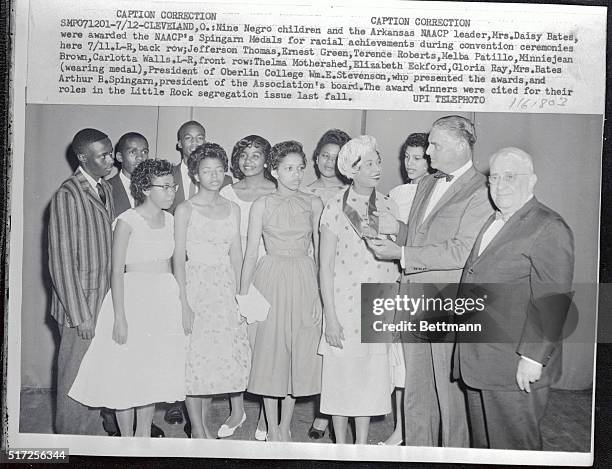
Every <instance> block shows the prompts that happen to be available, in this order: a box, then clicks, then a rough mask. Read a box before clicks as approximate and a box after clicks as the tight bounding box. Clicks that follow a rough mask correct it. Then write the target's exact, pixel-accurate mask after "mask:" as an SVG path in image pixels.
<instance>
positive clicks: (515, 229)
mask: <svg viewBox="0 0 612 469" xmlns="http://www.w3.org/2000/svg"><path fill="white" fill-rule="evenodd" d="M536 181H537V177H536V175H535V173H534V169H533V162H532V159H531V156H530V155H529V154H527V153H526V152H524V151H523V150H520V149H518V148H503V149H501V150H499V151H498V152H497V153H495V154H494V155H493V156H492V157H491V160H490V176H489V190H490V194H491V199H492V200H493V202H494V204H495V208H496V209H497V211H496V212H495V214H494V215H493V216H491V217H490V218H489V220H488V221H487V222H486V223H485V225H484V226H483V228H482V229H481V230H480V233H479V234H478V237H477V238H476V242H475V244H474V247H473V249H472V252H471V254H470V256H469V258H468V260H467V263H466V265H465V268H464V270H463V275H462V277H461V286H460V290H459V296H460V297H469V296H473V295H474V294H475V292H479V293H476V294H479V295H480V296H483V295H486V296H487V298H488V299H487V307H486V309H485V311H484V312H483V315H484V317H482V318H481V319H482V320H483V322H484V323H485V325H486V329H487V330H498V331H502V332H503V337H502V336H501V334H500V335H499V336H497V337H495V338H493V340H492V343H482V342H481V343H467V342H464V343H462V336H461V335H459V337H458V344H457V353H456V356H455V367H454V372H455V375H457V374H459V375H460V377H461V380H462V381H463V382H464V383H465V385H466V386H467V395H468V412H469V418H470V428H471V430H472V438H473V446H475V447H480V448H495V449H525V450H540V449H542V436H541V432H540V421H541V419H542V417H543V415H544V410H545V408H546V403H547V401H548V394H549V389H550V385H551V383H553V382H555V381H556V380H557V379H558V378H559V376H560V374H561V347H560V343H559V340H560V339H559V337H560V333H561V330H562V327H563V323H564V321H565V317H566V314H567V310H568V307H569V302H570V290H571V287H572V277H573V271H574V243H573V236H572V231H571V229H570V228H569V227H568V226H567V224H566V223H565V221H564V220H563V218H562V217H561V216H560V215H559V214H558V213H556V212H554V211H553V210H551V209H550V208H548V207H547V206H545V205H543V204H542V203H540V202H539V201H538V200H537V199H536V198H535V196H534V195H533V189H534V186H535V184H536ZM475 320H476V319H475ZM477 320H478V322H480V319H477ZM483 330H484V328H483ZM485 333H486V331H485ZM484 339H485V340H486V337H484ZM489 339H490V340H491V338H489Z"/></svg>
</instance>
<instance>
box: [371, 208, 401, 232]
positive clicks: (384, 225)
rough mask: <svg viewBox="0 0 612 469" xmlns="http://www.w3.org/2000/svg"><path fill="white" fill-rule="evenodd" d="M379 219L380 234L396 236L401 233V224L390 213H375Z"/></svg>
mask: <svg viewBox="0 0 612 469" xmlns="http://www.w3.org/2000/svg"><path fill="white" fill-rule="evenodd" d="M374 215H376V216H377V217H378V232H379V233H380V234H388V235H396V234H397V233H399V223H398V221H397V220H396V219H395V217H394V216H393V215H391V214H390V213H389V212H377V211H376V212H374Z"/></svg>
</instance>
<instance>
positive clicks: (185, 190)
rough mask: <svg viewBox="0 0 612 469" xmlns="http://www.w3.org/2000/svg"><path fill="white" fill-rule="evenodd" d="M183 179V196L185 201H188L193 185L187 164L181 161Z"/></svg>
mask: <svg viewBox="0 0 612 469" xmlns="http://www.w3.org/2000/svg"><path fill="white" fill-rule="evenodd" d="M181 178H183V194H184V195H185V200H187V199H189V187H190V186H191V184H193V183H192V182H191V178H190V177H189V169H188V168H187V164H186V163H185V162H184V161H181ZM196 191H197V188H196Z"/></svg>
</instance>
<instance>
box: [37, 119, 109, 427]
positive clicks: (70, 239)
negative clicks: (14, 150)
mask: <svg viewBox="0 0 612 469" xmlns="http://www.w3.org/2000/svg"><path fill="white" fill-rule="evenodd" d="M72 150H73V151H74V153H75V155H76V157H77V159H78V161H79V167H78V169H77V170H76V171H75V173H74V174H73V175H72V176H71V177H70V178H68V179H67V180H66V181H64V182H63V183H62V185H61V186H60V187H59V189H58V190H57V191H56V192H55V194H53V198H52V199H51V208H50V212H49V273H50V274H51V283H52V289H51V315H52V316H53V318H54V319H55V320H56V321H57V325H58V327H59V335H60V342H59V351H58V355H57V406H56V411H55V431H56V432H57V433H63V434H79V435H98V434H101V433H102V425H101V420H100V411H99V409H90V408H88V407H86V406H84V405H82V404H80V403H78V402H77V401H75V400H73V399H71V398H70V397H68V391H69V389H70V388H71V387H72V383H73V382H74V379H75V377H76V374H77V372H78V370H79V366H80V364H81V361H82V359H83V356H84V355H85V352H86V351H87V349H88V348H89V344H90V343H91V339H92V338H93V336H94V332H95V328H96V320H97V318H98V313H99V311H100V307H101V306H102V300H103V299H104V296H105V295H106V292H107V291H108V289H109V288H110V269H111V239H112V229H111V224H112V222H113V219H114V216H115V215H114V205H113V200H112V197H111V189H110V186H109V184H108V183H107V182H106V181H105V180H104V176H106V175H107V174H109V172H110V170H111V167H112V165H113V146H112V144H111V141H110V140H109V138H108V136H107V135H106V134H105V133H103V132H100V131H99V130H96V129H83V130H80V131H79V132H77V133H76V135H75V136H74V138H73V139H72Z"/></svg>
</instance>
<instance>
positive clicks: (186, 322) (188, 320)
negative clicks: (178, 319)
mask: <svg viewBox="0 0 612 469" xmlns="http://www.w3.org/2000/svg"><path fill="white" fill-rule="evenodd" d="M182 306H183V331H184V332H185V335H189V334H191V330H192V329H193V320H194V318H195V314H194V313H193V310H192V309H191V306H189V303H187V301H184V302H183V304H182Z"/></svg>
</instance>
